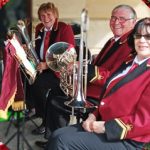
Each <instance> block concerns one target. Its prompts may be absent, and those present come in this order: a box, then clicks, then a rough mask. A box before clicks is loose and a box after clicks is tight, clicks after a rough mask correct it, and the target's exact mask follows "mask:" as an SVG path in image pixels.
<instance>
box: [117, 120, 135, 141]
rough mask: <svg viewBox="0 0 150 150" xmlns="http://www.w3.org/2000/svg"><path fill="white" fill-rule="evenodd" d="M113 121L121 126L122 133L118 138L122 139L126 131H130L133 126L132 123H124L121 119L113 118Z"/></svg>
mask: <svg viewBox="0 0 150 150" xmlns="http://www.w3.org/2000/svg"><path fill="white" fill-rule="evenodd" d="M115 121H116V122H117V123H118V124H119V126H121V128H122V129H123V131H122V134H121V137H120V139H124V138H125V137H126V135H127V133H128V131H130V130H131V129H132V128H133V125H130V124H125V123H124V122H123V121H122V120H120V119H115Z"/></svg>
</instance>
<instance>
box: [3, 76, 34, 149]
mask: <svg viewBox="0 0 150 150" xmlns="http://www.w3.org/2000/svg"><path fill="white" fill-rule="evenodd" d="M24 92H25V93H26V79H24ZM25 95H26V94H25ZM25 99H26V96H25ZM25 109H26V107H25V100H24V107H23V110H19V111H15V110H13V112H12V115H14V114H15V112H16V114H17V116H16V125H15V126H16V128H17V131H16V132H15V133H14V134H13V135H12V136H10V137H9V139H8V140H7V141H6V142H5V145H7V144H8V143H9V142H10V141H11V140H13V139H14V138H15V137H16V136H17V150H19V148H20V138H21V137H22V139H23V141H24V142H25V143H26V145H27V146H28V148H29V150H33V149H32V147H31V146H30V144H29V142H28V141H27V139H26V138H25V136H24V129H25V114H23V118H21V116H20V114H21V112H23V111H25ZM12 122H13V121H12V120H11V122H10V124H9V126H8V129H7V131H6V134H5V135H7V134H8V131H9V129H10V127H11V123H12Z"/></svg>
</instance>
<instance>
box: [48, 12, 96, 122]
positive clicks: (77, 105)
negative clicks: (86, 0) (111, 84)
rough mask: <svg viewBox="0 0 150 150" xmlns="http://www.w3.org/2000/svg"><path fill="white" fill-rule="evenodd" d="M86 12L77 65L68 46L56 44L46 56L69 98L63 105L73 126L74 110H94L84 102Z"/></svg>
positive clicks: (86, 60) (82, 21)
mask: <svg viewBox="0 0 150 150" xmlns="http://www.w3.org/2000/svg"><path fill="white" fill-rule="evenodd" d="M87 15H88V14H87V10H86V9H83V11H82V14H81V39H80V50H79V63H77V62H76V55H75V54H76V53H75V52H74V51H73V52H71V51H70V50H68V47H69V44H68V43H64V42H58V43H56V44H53V45H52V46H50V48H49V49H48V51H47V54H46V62H47V64H48V66H49V68H51V69H52V70H54V71H59V72H60V87H61V89H62V91H64V93H65V94H66V95H69V96H71V97H72V98H71V100H70V101H67V102H65V105H67V106H69V107H71V108H72V114H71V115H70V124H73V122H74V120H76V117H75V115H74V110H75V109H83V110H85V109H86V108H94V107H95V106H94V105H93V104H91V103H89V102H87V101H86V88H87V65H88V49H87V36H86V35H87V28H88V16H87ZM84 42H85V45H86V52H85V53H86V54H85V59H83V51H84ZM70 64H71V65H72V66H73V69H72V73H70V70H69V69H68V68H69V67H68V66H69V65H70Z"/></svg>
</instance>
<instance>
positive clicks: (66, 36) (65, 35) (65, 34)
mask: <svg viewBox="0 0 150 150" xmlns="http://www.w3.org/2000/svg"><path fill="white" fill-rule="evenodd" d="M61 40H62V41H64V42H67V43H69V44H72V45H73V46H75V40H74V34H73V31H72V28H71V26H70V25H68V24H67V25H66V26H65V27H64V28H63V30H62V33H61Z"/></svg>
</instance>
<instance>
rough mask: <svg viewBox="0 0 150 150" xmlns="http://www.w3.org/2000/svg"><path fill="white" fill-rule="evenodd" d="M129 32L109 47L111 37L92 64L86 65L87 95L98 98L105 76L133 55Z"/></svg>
mask: <svg viewBox="0 0 150 150" xmlns="http://www.w3.org/2000/svg"><path fill="white" fill-rule="evenodd" d="M130 33H131V31H130V32H128V33H126V34H125V35H123V36H122V37H121V38H120V39H119V40H118V41H116V42H115V43H114V44H113V45H112V46H111V47H110V43H111V41H112V38H111V39H110V40H109V41H108V42H107V43H106V44H105V46H104V48H103V49H102V50H101V52H100V53H99V55H98V56H97V57H96V59H95V60H94V63H93V65H89V66H88V67H89V68H88V80H89V84H88V87H87V96H88V97H92V98H95V99H99V97H100V94H101V89H102V86H103V85H104V83H105V82H106V78H107V77H109V76H111V74H113V73H114V72H115V71H116V70H117V69H118V68H119V67H120V66H121V65H122V63H123V62H125V61H127V60H128V59H130V58H131V57H133V56H135V54H136V53H135V51H134V50H133V49H132V48H131V47H130V46H129V44H128V36H129V35H130ZM106 51H107V52H106Z"/></svg>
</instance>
